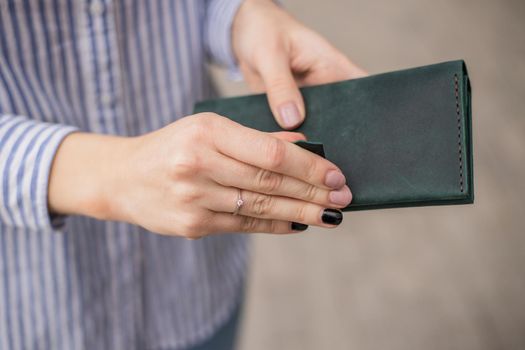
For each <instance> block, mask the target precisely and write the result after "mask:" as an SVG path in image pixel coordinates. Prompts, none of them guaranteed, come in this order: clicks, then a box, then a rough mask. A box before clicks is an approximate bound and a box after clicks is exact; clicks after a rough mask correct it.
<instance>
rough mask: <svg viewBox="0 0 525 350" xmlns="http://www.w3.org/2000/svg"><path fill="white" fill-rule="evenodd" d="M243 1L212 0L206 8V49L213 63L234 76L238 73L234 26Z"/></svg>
mask: <svg viewBox="0 0 525 350" xmlns="http://www.w3.org/2000/svg"><path fill="white" fill-rule="evenodd" d="M243 1H244V0H210V1H209V3H208V6H207V8H206V22H205V23H206V25H205V31H204V34H205V38H204V39H205V45H206V49H207V51H208V53H209V55H210V57H211V59H212V60H213V61H215V62H217V63H218V64H220V65H222V66H224V67H226V68H227V69H228V70H229V71H230V73H232V74H233V73H234V72H236V71H238V68H237V60H236V58H235V54H234V53H233V47H232V25H233V20H234V18H235V15H236V14H237V11H238V10H239V7H240V6H241V4H242V2H243Z"/></svg>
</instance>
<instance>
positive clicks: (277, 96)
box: [259, 54, 305, 129]
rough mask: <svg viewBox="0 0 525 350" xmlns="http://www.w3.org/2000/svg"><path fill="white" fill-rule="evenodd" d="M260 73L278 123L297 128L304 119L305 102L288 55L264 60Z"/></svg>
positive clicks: (287, 127) (285, 126) (285, 127)
mask: <svg viewBox="0 0 525 350" xmlns="http://www.w3.org/2000/svg"><path fill="white" fill-rule="evenodd" d="M259 73H260V74H261V77H262V80H263V82H264V86H265V88H266V93H267V94H268V102H269V103H270V108H271V109H272V113H273V115H274V117H275V119H276V120H277V123H279V125H280V126H281V127H282V128H283V129H295V128H297V127H298V126H299V125H301V124H302V122H303V121H304V116H305V111H304V102H303V97H302V96H301V92H300V91H299V88H298V87H297V84H296V82H295V79H294V76H293V73H292V70H291V68H290V64H289V62H288V57H287V56H286V55H284V54H282V55H278V56H275V55H273V56H271V58H269V59H267V60H264V64H263V65H262V66H261V67H260V69H259Z"/></svg>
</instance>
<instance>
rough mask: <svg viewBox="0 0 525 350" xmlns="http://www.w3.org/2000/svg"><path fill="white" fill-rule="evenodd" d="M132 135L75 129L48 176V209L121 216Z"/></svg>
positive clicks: (59, 150)
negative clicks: (122, 196) (124, 135)
mask: <svg viewBox="0 0 525 350" xmlns="http://www.w3.org/2000/svg"><path fill="white" fill-rule="evenodd" d="M131 140H132V139H130V138H124V137H115V136H105V135H95V134H86V133H73V134H71V135H69V136H67V137H66V138H65V139H64V141H63V142H62V144H61V145H60V147H59V148H58V150H57V153H56V155H55V160H54V162H53V165H52V168H51V174H50V180H49V191H48V203H49V209H50V211H51V212H53V213H58V214H66V215H67V214H75V215H85V216H89V217H94V218H97V219H101V220H121V219H122V216H123V215H122V213H121V212H120V210H119V205H118V203H119V201H120V198H121V195H122V191H121V188H122V186H123V182H125V179H126V176H125V174H126V172H127V169H126V167H127V162H126V160H127V158H128V156H127V155H128V154H129V151H128V149H129V148H130V145H131V144H132V142H131Z"/></svg>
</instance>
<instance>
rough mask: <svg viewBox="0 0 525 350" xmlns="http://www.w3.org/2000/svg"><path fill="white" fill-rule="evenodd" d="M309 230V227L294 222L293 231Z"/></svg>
mask: <svg viewBox="0 0 525 350" xmlns="http://www.w3.org/2000/svg"><path fill="white" fill-rule="evenodd" d="M307 228H308V225H305V224H301V223H298V222H292V230H293V231H304V230H306V229H307Z"/></svg>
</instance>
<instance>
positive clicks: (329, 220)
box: [321, 209, 343, 225]
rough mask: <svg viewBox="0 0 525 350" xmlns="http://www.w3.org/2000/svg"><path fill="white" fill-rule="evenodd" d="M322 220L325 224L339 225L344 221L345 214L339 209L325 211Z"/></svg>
mask: <svg viewBox="0 0 525 350" xmlns="http://www.w3.org/2000/svg"><path fill="white" fill-rule="evenodd" d="M321 219H322V220H323V222H324V223H325V224H330V225H339V224H340V223H341V222H342V221H343V213H342V212H341V211H340V210H337V209H325V210H324V211H323V216H322V217H321Z"/></svg>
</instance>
